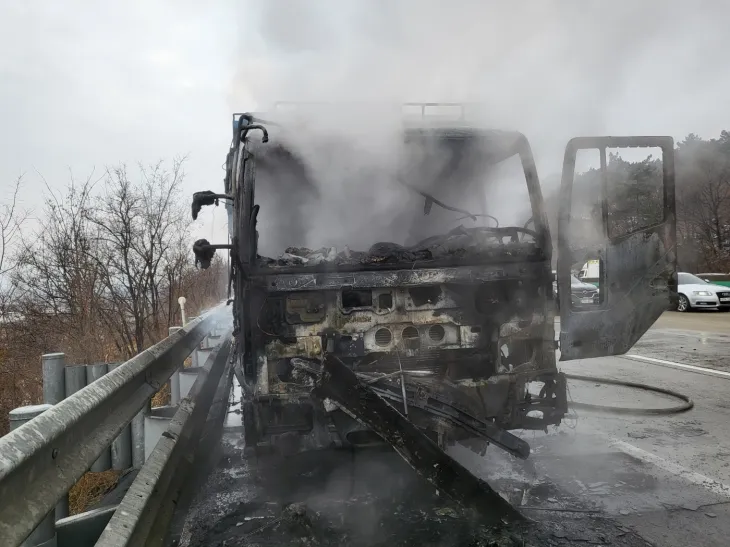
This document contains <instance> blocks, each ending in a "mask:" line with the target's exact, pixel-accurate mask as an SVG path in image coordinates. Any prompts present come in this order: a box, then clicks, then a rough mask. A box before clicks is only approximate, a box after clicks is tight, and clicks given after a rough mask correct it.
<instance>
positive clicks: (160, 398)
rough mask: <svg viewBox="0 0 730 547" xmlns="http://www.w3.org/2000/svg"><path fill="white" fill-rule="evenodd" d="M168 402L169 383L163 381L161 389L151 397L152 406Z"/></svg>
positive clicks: (163, 404)
mask: <svg viewBox="0 0 730 547" xmlns="http://www.w3.org/2000/svg"><path fill="white" fill-rule="evenodd" d="M169 404H170V384H169V382H168V383H165V384H164V385H163V386H162V389H160V391H158V392H157V393H155V394H154V396H153V397H152V407H153V408H154V407H156V406H165V405H169Z"/></svg>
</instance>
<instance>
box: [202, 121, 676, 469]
mask: <svg viewBox="0 0 730 547" xmlns="http://www.w3.org/2000/svg"><path fill="white" fill-rule="evenodd" d="M262 117H263V118H266V116H262ZM267 125H269V124H268V123H267V122H265V121H263V120H261V119H259V118H258V116H257V115H253V114H236V115H234V117H233V127H234V131H233V140H232V143H231V148H230V151H229V153H228V156H227V161H226V177H225V193H224V194H216V193H213V192H210V191H209V192H199V193H197V194H196V195H195V196H194V201H193V217H195V216H197V211H199V210H200V207H201V206H202V205H206V204H211V203H214V202H215V203H216V204H217V200H218V199H224V200H225V201H226V207H227V210H228V216H229V232H230V238H231V242H230V244H229V245H210V244H209V243H208V242H207V241H205V240H200V241H198V242H196V245H195V252H196V259H197V260H200V261H201V263H202V264H203V266H204V267H205V266H206V265H207V264H208V263H209V262H210V259H211V258H212V255H213V253H214V252H215V249H216V248H217V249H229V250H230V258H231V260H230V265H231V272H230V279H229V289H231V288H232V290H233V299H232V301H229V303H232V305H233V316H234V334H235V337H236V345H237V353H236V354H237V359H238V363H237V365H238V366H237V370H238V373H239V381H240V383H241V384H242V387H243V391H244V404H243V414H244V417H243V418H244V430H245V437H246V443H247V445H248V446H254V447H256V446H266V445H277V446H288V447H289V448H293V449H301V448H316V447H322V446H328V445H337V446H343V445H345V446H346V445H367V444H371V443H373V442H377V441H378V440H379V439H378V437H377V436H376V435H374V434H373V433H372V431H371V430H370V429H369V428H368V427H367V426H366V425H365V424H364V423H363V422H362V420H358V419H356V418H357V417H356V416H353V415H352V413H351V412H348V411H347V409H346V408H345V407H344V406H343V405H338V404H337V403H336V402H335V401H332V400H331V399H324V400H319V399H317V398H316V397H313V396H312V391H313V388H314V385H315V379H316V375H314V376H313V375H312V374H311V373H312V370H314V368H316V367H315V365H316V364H317V363H321V362H322V361H323V360H324V359H325V356H328V358H333V359H336V360H337V361H338V362H339V363H340V364H341V365H344V366H346V367H347V368H349V369H350V370H352V371H353V372H355V373H356V374H357V377H358V379H359V381H360V382H361V383H362V384H364V385H367V386H370V388H371V389H372V391H373V392H375V393H377V394H378V395H379V396H380V397H382V398H384V399H386V400H388V401H389V402H390V404H391V405H393V407H394V408H396V409H398V411H399V412H400V413H401V414H403V415H404V416H405V417H407V418H408V419H409V420H410V421H412V422H413V423H414V424H415V425H416V426H417V427H418V428H420V430H421V431H423V432H425V433H426V434H427V435H428V436H429V437H431V438H432V439H433V440H434V441H436V442H437V443H438V444H439V446H441V447H442V448H443V447H444V446H445V445H448V444H449V443H452V442H454V441H457V440H462V441H466V440H467V439H474V438H480V439H481V440H482V441H486V442H484V443H480V444H479V447H478V449H479V450H481V449H482V448H483V447H484V446H486V444H489V443H492V444H496V445H497V446H499V447H501V448H503V449H505V450H507V451H508V452H510V453H512V454H513V455H515V456H518V457H521V458H525V457H527V455H528V454H529V446H527V444H526V443H525V442H524V441H522V440H521V439H519V438H518V437H517V436H515V435H513V434H511V433H509V432H510V430H517V429H538V430H545V429H546V428H547V427H548V426H550V425H558V424H560V423H561V420H562V419H563V417H564V416H565V414H566V412H567V408H568V404H567V397H566V381H565V377H564V375H563V374H562V373H561V372H560V371H559V369H558V367H557V362H556V349H558V348H559V350H560V360H573V359H582V358H590V357H599V356H608V355H618V354H622V353H625V352H626V351H627V350H628V349H630V348H631V347H632V346H633V344H634V343H635V342H636V341H637V340H638V339H639V338H640V337H641V336H642V335H643V334H644V333H645V332H646V331H647V330H648V328H649V327H650V326H651V325H652V324H653V323H654V322H655V321H656V319H657V318H658V317H659V315H660V314H661V313H662V312H663V311H664V310H666V309H668V308H669V306H671V304H672V302H673V301H674V299H675V298H676V287H677V278H676V256H675V248H676V246H675V241H676V233H675V232H676V228H675V205H674V142H673V140H672V138H671V137H581V138H575V139H572V140H571V141H570V142H569V143H568V145H567V148H566V151H565V157H564V166H563V175H562V181H561V189H560V211H559V217H558V245H557V248H558V266H557V268H558V269H557V271H558V283H559V291H558V292H559V295H560V296H559V298H560V306H559V310H560V337H559V344H558V343H557V342H556V340H555V318H556V316H555V309H556V307H555V305H554V301H553V299H554V296H553V285H552V283H553V274H552V270H551V260H552V250H553V244H552V239H551V233H550V227H549V225H548V220H547V218H548V217H547V214H546V211H545V204H544V200H543V196H542V192H541V187H540V182H539V178H538V173H537V169H536V166H535V161H534V158H533V155H532V151H531V148H530V145H529V143H528V141H527V139H526V138H525V136H524V135H522V134H520V133H517V132H498V131H480V130H474V129H471V128H469V127H465V126H464V125H463V124H462V125H458V124H457V125H456V126H454V127H446V128H444V127H439V128H433V127H410V128H406V129H404V134H405V137H406V138H422V139H438V140H441V141H450V140H454V141H460V142H461V143H468V142H472V141H474V140H481V141H480V142H485V143H487V146H489V147H491V148H490V149H494V150H497V151H496V152H495V155H494V159H495V161H502V159H505V158H508V157H512V156H515V155H517V156H518V157H519V159H520V162H521V165H522V170H523V171H524V176H525V180H526V183H527V188H528V192H529V196H530V205H531V209H532V213H533V215H532V218H531V219H530V221H528V223H527V224H526V225H524V226H511V227H503V228H479V229H477V228H475V229H474V230H477V231H478V232H479V234H480V235H479V237H482V235H484V236H485V237H487V238H488V239H490V244H489V246H488V251H487V252H485V253H482V254H479V253H476V254H474V255H473V256H471V257H466V258H464V257H463V256H462V257H458V258H454V257H450V256H446V257H436V256H433V257H431V259H428V257H427V258H425V259H424V257H423V256H422V255H419V256H418V259H416V258H414V257H413V256H412V255H410V254H408V252H404V253H400V254H398V253H396V254H395V255H394V256H390V257H387V256H384V255H383V254H382V253H381V254H378V253H377V252H376V253H372V252H371V253H370V254H369V255H366V256H361V257H360V258H359V259H358V260H352V259H350V260H348V259H343V260H342V261H340V262H339V263H337V262H335V263H323V264H320V265H317V266H307V265H302V264H294V265H292V264H285V265H283V266H281V265H272V264H271V261H269V262H268V263H267V262H266V261H262V260H261V257H259V256H258V253H257V241H258V234H257V229H256V223H257V215H258V211H259V205H258V204H257V203H256V197H255V186H256V170H257V162H259V160H260V158H259V155H260V150H262V148H261V147H262V146H272V144H268V145H267V144H265V143H266V142H267V141H268V140H269V135H268V131H267ZM262 134H263V138H261V135H262ZM273 146H276V144H275V143H273ZM623 147H660V148H661V149H662V152H663V166H664V171H663V185H664V186H663V188H664V208H663V218H662V220H661V222H659V223H657V224H654V225H651V226H648V227H645V228H642V229H640V230H637V231H635V232H632V233H629V234H624V235H622V236H621V237H610V236H609V231H608V229H607V219H608V205H607V202H608V192H607V185H606V181H607V177H606V176H605V168H606V149H607V148H623ZM582 149H598V150H599V153H600V155H601V168H602V171H603V173H604V177H603V192H602V202H601V203H602V209H601V210H602V212H603V227H604V229H603V234H602V237H601V239H600V241H598V242H593V243H592V245H591V247H592V249H593V251H594V252H597V254H598V257H599V259H600V260H601V277H602V279H601V286H602V287H604V288H605V289H604V290H605V292H604V293H603V294H602V296H601V300H600V303H599V304H597V305H596V306H594V307H593V308H591V309H578V308H575V307H572V306H571V302H570V294H571V291H570V267H571V264H572V263H573V262H574V261H575V260H574V253H577V252H578V251H577V250H576V245H577V244H578V243H579V242H576V241H574V239H575V238H572V237H571V236H570V234H571V214H570V213H571V197H572V187H573V181H574V174H575V162H576V155H577V153H578V151H579V150H582ZM261 165H263V163H262V164H261ZM260 167H261V166H260ZM424 197H425V199H426V207H425V213H426V214H428V209H429V208H430V206H432V205H433V201H434V199H433V197H432V196H430V195H427V194H426V195H424ZM429 201H431V203H430V204H429ZM437 204H439V202H438V201H437ZM529 224H532V225H533V227H532V228H529V229H528V228H527V226H528V225H529ZM469 234H470V235H469V237H471V236H475V237H476V235H477V232H470V233H469ZM576 256H577V254H576ZM467 444H473V443H468V441H467Z"/></svg>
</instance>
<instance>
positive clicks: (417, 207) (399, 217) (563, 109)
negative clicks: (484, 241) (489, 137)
mask: <svg viewBox="0 0 730 547" xmlns="http://www.w3.org/2000/svg"><path fill="white" fill-rule="evenodd" d="M669 4H671V2H670V3H669ZM658 5H659V4H657V3H654V2H645V3H641V4H640V5H639V4H636V3H634V4H621V3H619V4H618V5H612V6H611V7H610V8H608V7H607V6H606V4H605V3H601V2H595V1H594V2H591V1H580V2H579V1H571V0H569V1H563V0H545V1H531V0H523V1H521V2H517V3H516V2H500V1H495V2H480V1H477V0H473V1H469V0H464V1H451V2H443V1H432V0H402V1H399V2H388V1H386V0H382V1H380V0H373V1H353V2H336V1H333V0H332V1H330V0H322V1H320V2H315V3H311V2H308V3H302V2H297V1H284V0H282V1H268V2H261V1H249V2H243V3H242V5H241V7H240V15H239V18H238V23H237V24H238V25H239V35H240V40H241V45H240V49H239V51H238V52H237V69H236V73H235V76H234V79H233V84H232V89H231V93H230V100H231V108H232V109H233V110H234V111H242V110H259V111H264V112H265V111H267V110H269V109H270V107H271V105H272V104H273V103H274V102H276V101H304V102H307V101H316V102H333V103H342V102H348V103H358V104H357V106H355V107H353V108H352V109H351V110H350V111H348V112H344V111H341V110H338V111H336V113H334V114H333V113H332V112H330V113H329V114H325V113H323V112H322V111H320V112H319V114H317V115H316V116H312V115H310V116H308V117H306V116H305V117H306V129H302V130H301V131H300V132H298V133H297V134H294V135H291V134H290V135H288V136H287V137H281V138H280V141H279V143H280V144H282V143H286V145H287V149H288V151H289V152H290V153H293V154H294V155H295V156H296V157H297V159H298V161H299V162H301V163H302V164H303V166H304V169H305V170H306V171H307V172H308V173H309V174H310V177H309V178H308V180H307V183H306V184H305V183H304V182H303V181H302V179H301V176H298V175H295V174H294V173H293V172H291V171H289V172H287V173H286V176H285V175H281V174H279V173H277V174H275V175H272V177H270V179H271V180H263V181H262V180H261V178H263V179H266V176H264V177H260V178H259V181H258V185H257V194H258V196H259V199H260V200H261V201H262V209H261V213H260V216H259V219H260V230H259V231H260V233H261V250H262V252H281V251H282V250H283V247H284V246H287V245H306V246H310V247H317V246H320V245H336V246H338V247H340V249H341V248H342V246H343V245H345V244H347V245H349V246H350V247H351V248H359V249H360V250H365V249H362V247H363V246H365V247H367V246H369V245H370V244H372V243H375V242H376V241H392V242H395V243H401V244H403V243H408V242H411V243H412V242H414V240H417V239H418V238H419V237H427V236H429V235H432V233H433V231H434V230H436V228H438V229H443V228H447V229H448V227H455V226H457V225H458V224H459V222H458V218H459V216H460V215H458V214H454V213H452V212H446V211H436V208H434V210H433V211H432V213H431V215H430V216H428V217H425V220H426V223H425V224H424V219H423V218H419V217H418V215H416V213H417V212H419V211H420V217H423V199H422V198H421V197H419V196H418V195H416V194H414V193H413V192H411V191H409V190H408V189H406V188H404V187H403V186H401V185H398V184H397V183H395V179H396V178H397V177H398V176H399V174H402V173H404V172H405V173H411V174H416V175H417V176H416V177H415V178H417V179H419V180H418V181H417V182H418V184H421V185H425V187H428V188H429V189H430V191H432V193H433V194H434V195H435V196H436V197H437V198H439V199H441V200H443V201H445V202H447V203H449V204H450V205H455V206H460V203H459V202H462V205H461V206H462V207H463V208H466V209H468V210H470V211H471V212H475V213H489V214H492V215H494V216H496V217H497V218H498V219H499V220H500V222H501V223H502V224H503V225H505V224H514V223H518V222H519V223H524V222H525V221H526V220H527V219H528V218H529V216H530V214H529V210H528V211H526V210H525V203H526V201H525V200H526V199H527V192H526V189H525V182H524V176H522V177H520V175H521V173H520V170H519V164H517V166H516V167H517V169H515V166H510V170H511V171H510V174H509V175H506V174H504V173H500V174H494V173H491V174H490V176H491V177H492V178H490V184H489V185H488V186H489V188H488V189H487V190H484V180H483V179H484V173H483V172H482V173H481V174H480V175H479V177H481V179H480V180H474V179H475V177H466V178H463V179H462V180H461V181H460V184H461V186H459V185H454V184H452V183H451V181H449V180H448V177H441V179H440V180H431V179H433V175H434V173H437V172H439V165H438V164H439V163H444V162H446V163H448V161H449V155H450V154H451V152H450V151H448V150H447V151H444V150H438V151H437V153H434V151H433V150H429V149H428V147H426V148H421V149H420V150H415V149H414V148H413V147H410V148H409V147H407V146H405V145H404V144H403V142H402V126H401V117H402V111H401V109H400V108H397V109H395V108H391V109H389V108H386V107H385V106H383V105H398V104H400V103H402V102H416V101H424V102H431V101H434V102H468V103H479V104H480V105H481V108H479V110H478V113H477V114H476V115H475V117H474V118H473V119H472V123H473V125H476V126H479V127H490V128H497V129H507V130H517V131H521V132H523V133H524V134H526V135H527V136H528V138H529V140H530V142H531V144H532V147H533V149H534V150H535V151H536V155H537V157H538V158H537V159H538V166H541V165H542V166H549V169H550V172H544V171H543V172H542V173H541V174H542V175H543V177H545V175H548V174H553V173H554V172H555V171H556V170H557V169H559V164H560V159H561V158H562V152H563V148H564V146H565V144H566V142H567V140H568V139H569V138H570V137H572V136H575V135H579V134H606V133H607V132H609V131H611V130H612V129H613V127H616V124H617V123H618V122H620V121H621V120H622V118H621V115H622V114H621V113H618V112H617V110H616V105H617V104H620V103H621V101H625V100H626V99H625V98H626V96H627V94H630V93H636V92H637V90H635V89H633V88H632V85H631V83H632V77H633V75H634V74H635V72H636V71H637V70H639V69H640V70H642V71H643V72H644V73H645V74H644V77H646V76H647V74H651V73H652V71H655V72H657V73H660V72H661V71H662V69H661V67H656V66H654V67H653V68H652V67H648V68H647V62H649V60H653V61H656V59H657V57H656V54H657V51H658V48H659V41H658V40H659V38H660V37H659V34H658V33H659V31H660V30H661V29H662V28H666V27H667V26H668V25H671V23H672V21H678V20H680V19H681V20H682V21H683V22H684V24H685V25H690V24H692V23H693V22H694V23H696V22H697V21H696V19H693V17H692V14H682V13H679V12H678V11H676V12H672V11H671V10H670V9H669V7H668V5H667V3H666V2H664V3H662V4H661V6H662V9H657V6H658ZM677 6H679V4H677ZM654 64H656V63H654ZM375 104H378V105H380V106H378V107H377V108H376V107H375V106H373V105H375ZM633 127H635V124H634V125H633ZM613 132H614V133H615V134H622V133H624V134H625V133H626V130H624V131H623V132H622V131H621V128H619V129H618V130H613ZM661 132H662V128H660V127H657V128H656V129H655V130H653V131H647V133H654V134H657V133H661ZM282 139H283V140H282ZM272 142H274V143H275V140H274V139H272ZM546 157H549V158H550V159H549V160H547V161H546V160H543V158H546ZM470 161H477V160H476V159H474V160H470ZM495 176H498V177H499V182H501V183H502V184H496V183H495V182H494V180H493V178H494V177H495ZM479 177H476V178H479ZM480 182H481V183H482V184H481V188H482V190H478V188H479V187H480V184H479V183H480ZM421 187H424V186H421ZM518 190H521V191H518ZM495 195H496V197H495ZM463 203H466V204H467V205H468V206H467V207H464V206H463ZM439 219H441V220H442V221H443V222H441V220H439ZM469 222H471V221H469ZM480 222H482V221H481V220H480ZM485 222H486V221H485ZM465 225H467V224H465ZM429 231H430V232H431V233H429Z"/></svg>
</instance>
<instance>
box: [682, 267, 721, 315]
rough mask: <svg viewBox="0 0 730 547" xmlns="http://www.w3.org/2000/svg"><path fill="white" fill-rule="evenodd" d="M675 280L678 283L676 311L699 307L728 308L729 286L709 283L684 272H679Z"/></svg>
mask: <svg viewBox="0 0 730 547" xmlns="http://www.w3.org/2000/svg"><path fill="white" fill-rule="evenodd" d="M677 281H678V284H679V287H678V289H677V292H678V293H679V299H678V301H677V311H682V312H684V311H690V310H692V309H700V308H716V309H720V310H723V311H727V310H730V288H728V287H724V286H722V285H715V284H714V283H709V282H707V281H705V280H704V279H700V278H699V277H697V276H696V275H693V274H691V273H686V272H679V273H678V274H677Z"/></svg>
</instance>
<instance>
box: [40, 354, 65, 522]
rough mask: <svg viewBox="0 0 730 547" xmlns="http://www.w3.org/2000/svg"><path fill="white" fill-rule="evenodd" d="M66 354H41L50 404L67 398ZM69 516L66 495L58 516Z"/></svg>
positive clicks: (58, 508)
mask: <svg viewBox="0 0 730 547" xmlns="http://www.w3.org/2000/svg"><path fill="white" fill-rule="evenodd" d="M65 360H66V355H65V354H63V353H46V354H45V355H42V356H41V368H42V371H43V402H44V403H46V404H49V405H55V404H58V403H60V402H61V401H63V400H64V399H65V398H66V370H65V368H66V363H65ZM67 516H68V497H67V496H66V497H64V498H62V499H61V501H59V502H58V505H57V506H56V518H59V519H62V518H64V517H67Z"/></svg>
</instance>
